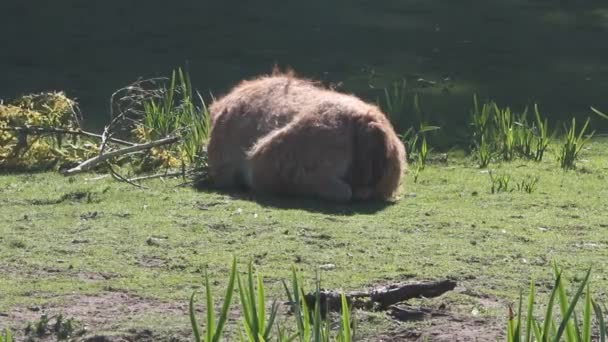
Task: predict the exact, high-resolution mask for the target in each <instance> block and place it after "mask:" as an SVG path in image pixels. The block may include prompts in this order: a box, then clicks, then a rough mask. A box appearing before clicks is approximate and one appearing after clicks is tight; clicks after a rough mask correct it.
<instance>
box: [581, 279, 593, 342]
mask: <svg viewBox="0 0 608 342" xmlns="http://www.w3.org/2000/svg"><path fill="white" fill-rule="evenodd" d="M592 310H593V308H592V306H591V292H590V291H589V284H587V291H586V293H585V307H584V309H583V334H582V339H583V341H591V311H592Z"/></svg>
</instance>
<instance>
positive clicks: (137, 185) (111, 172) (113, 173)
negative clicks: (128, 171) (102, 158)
mask: <svg viewBox="0 0 608 342" xmlns="http://www.w3.org/2000/svg"><path fill="white" fill-rule="evenodd" d="M106 165H107V166H108V168H109V169H110V175H112V178H114V179H116V180H117V181H121V182H125V183H127V184H130V185H133V186H134V187H137V188H140V189H148V187H145V186H143V185H139V184H137V183H133V182H131V181H130V180H128V179H126V178H125V177H123V176H121V175H120V174H119V173H118V172H116V171H114V168H112V165H111V164H110V163H108V162H107V161H106Z"/></svg>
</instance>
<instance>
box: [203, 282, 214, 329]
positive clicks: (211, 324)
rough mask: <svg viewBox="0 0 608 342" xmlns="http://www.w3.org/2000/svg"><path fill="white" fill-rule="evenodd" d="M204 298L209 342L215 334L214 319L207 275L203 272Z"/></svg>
mask: <svg viewBox="0 0 608 342" xmlns="http://www.w3.org/2000/svg"><path fill="white" fill-rule="evenodd" d="M205 297H206V298H207V339H206V340H205V341H211V340H212V339H213V335H214V333H215V331H214V329H215V318H214V317H213V311H214V309H213V297H212V296H211V285H210V284H209V275H208V274H207V270H205Z"/></svg>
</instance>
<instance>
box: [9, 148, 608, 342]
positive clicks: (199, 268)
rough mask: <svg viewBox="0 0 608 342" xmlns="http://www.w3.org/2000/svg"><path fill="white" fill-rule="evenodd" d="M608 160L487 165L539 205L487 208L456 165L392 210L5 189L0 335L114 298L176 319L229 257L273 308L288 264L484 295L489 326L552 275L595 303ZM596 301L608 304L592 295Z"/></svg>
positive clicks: (410, 190)
mask: <svg viewBox="0 0 608 342" xmlns="http://www.w3.org/2000/svg"><path fill="white" fill-rule="evenodd" d="M607 147H608V141H606V140H605V139H600V138H594V139H592V140H591V141H590V142H589V143H588V145H586V146H585V148H583V150H582V151H581V155H580V160H579V162H578V167H577V169H576V170H571V171H567V172H566V171H562V170H561V168H560V166H559V164H558V163H556V161H555V160H556V154H557V153H558V150H559V147H558V146H555V145H552V146H551V148H550V149H549V150H548V152H547V153H548V154H550V157H549V158H545V159H543V161H542V162H535V161H531V160H519V159H516V160H515V161H512V162H509V163H494V164H491V165H490V168H491V170H492V172H494V173H495V174H497V175H498V174H500V175H503V174H504V175H509V177H511V179H513V180H514V181H515V182H519V181H521V180H522V179H528V177H532V176H533V177H538V179H539V180H538V182H537V183H536V184H535V188H534V191H531V192H527V191H511V192H499V193H495V194H492V193H491V180H490V177H488V175H487V172H488V170H483V169H481V170H480V169H479V168H478V166H477V165H476V161H475V160H473V157H462V156H461V155H462V154H459V153H458V151H452V152H450V153H448V162H447V164H446V163H443V164H434V163H427V165H426V168H425V169H424V171H423V172H421V173H420V175H419V178H418V182H416V183H414V182H413V179H412V177H411V175H408V176H406V178H405V184H404V185H403V194H402V195H403V198H402V199H401V200H400V201H399V202H397V203H396V204H394V205H386V206H385V205H380V204H362V203H359V204H352V205H334V204H329V203H321V202H318V201H314V200H302V199H285V198H257V199H255V200H251V199H250V198H249V196H247V195H235V196H230V195H228V194H224V193H214V192H210V191H203V192H197V191H195V190H192V189H190V188H188V187H180V186H178V185H179V184H180V182H181V180H164V181H163V180H150V181H148V182H147V185H148V186H150V187H151V190H142V189H136V188H134V187H132V186H130V185H128V184H124V183H117V182H115V181H113V180H111V179H109V178H102V179H96V176H95V175H94V174H85V175H78V176H74V177H69V178H67V177H63V176H60V175H57V174H54V173H38V174H5V175H3V176H0V270H1V271H2V275H3V276H2V277H0V293H2V294H3V295H2V296H0V312H2V313H3V314H4V315H0V328H1V327H3V326H11V327H13V328H19V327H23V326H25V325H27V322H21V321H13V320H12V317H16V316H12V315H11V313H12V312H15V311H16V310H17V311H18V310H25V308H27V307H40V306H45V305H47V306H49V305H50V306H53V305H54V306H56V307H63V306H66V305H69V302H66V298H73V297H74V296H96V295H100V294H104V293H108V292H109V291H110V292H112V291H119V292H125V293H128V294H131V295H137V296H140V297H141V298H142V299H145V300H155V301H160V302H163V303H181V304H184V303H187V300H188V298H189V296H190V295H191V293H192V291H193V290H196V289H198V288H200V287H201V285H202V281H201V279H202V276H203V274H204V272H205V270H207V272H208V274H209V277H210V279H213V280H215V281H217V282H216V283H212V287H213V292H214V293H222V292H224V289H225V285H226V280H227V275H228V273H229V267H228V265H229V264H230V262H229V261H230V260H232V257H233V256H236V257H237V258H238V259H239V260H241V261H242V262H248V261H249V260H251V261H253V263H254V266H255V268H256V270H257V271H259V272H261V273H262V274H264V275H265V278H264V285H265V290H266V296H267V297H268V298H272V299H275V298H279V299H281V298H283V296H284V289H283V286H282V280H284V279H289V278H290V275H291V267H292V265H295V266H296V268H297V271H298V272H301V274H302V276H303V279H304V281H305V282H306V284H304V286H305V287H306V288H309V289H310V288H313V286H314V285H313V284H314V275H315V273H316V272H317V271H319V266H321V265H326V264H333V265H335V268H329V269H325V270H321V271H320V276H321V281H322V284H323V287H324V288H341V289H344V290H354V289H362V288H366V287H367V286H370V285H374V284H385V283H388V282H396V281H404V280H420V279H435V278H444V277H452V278H455V279H457V281H458V283H459V285H460V286H462V288H463V289H466V290H465V291H457V292H452V293H449V294H446V295H444V296H443V297H440V299H438V301H439V302H443V303H451V304H453V305H449V307H450V308H451V310H455V311H461V312H465V313H466V312H470V310H471V308H473V307H475V306H476V305H477V304H476V303H477V300H478V297H479V296H484V297H485V296H489V297H490V298H495V299H496V300H497V301H499V302H500V303H504V308H500V309H494V310H490V311H488V312H486V313H485V314H486V315H488V316H492V317H499V318H500V319H505V312H506V307H507V304H508V303H510V302H514V301H516V300H517V298H518V294H519V291H520V290H521V289H522V288H527V284H529V281H530V278H534V279H536V281H537V284H539V286H537V297H538V298H540V299H539V300H542V298H543V296H545V297H547V296H548V291H549V289H550V288H551V285H552V284H553V280H552V273H551V270H550V267H549V266H550V264H551V261H552V260H555V261H557V262H558V263H559V265H560V266H561V267H563V268H564V269H565V270H568V272H567V276H571V277H573V278H572V279H569V280H570V281H572V282H575V283H576V282H577V281H579V280H580V279H577V278H576V275H579V274H581V273H582V272H583V271H584V270H586V269H587V268H588V267H589V266H592V268H593V273H592V283H593V288H594V289H603V288H606V287H607V286H608V280H606V279H607V278H606V276H607V274H608V266H607V265H606V263H605V262H604V261H605V258H606V256H608V238H606V236H608V235H607V234H606V232H607V230H608V214H607V213H606V210H605V208H606V198H608V187H606V179H607V177H608V157H606V155H605V153H604V151H605V150H606V148H607ZM514 184H515V183H514ZM82 194H87V195H86V196H84V195H82ZM239 268H240V269H242V267H239ZM594 295H595V298H597V301H598V302H605V301H606V298H605V294H604V293H602V292H601V291H599V290H598V293H596V294H594ZM545 299H546V298H545ZM72 305H73V304H72ZM155 314H157V313H155ZM129 315H130V316H129V317H131V316H132V317H131V318H128V317H122V318H120V319H117V322H116V323H113V324H115V325H112V328H111V330H112V331H117V330H120V327H121V326H122V327H125V329H127V327H129V329H130V328H132V324H133V323H132V322H135V321H137V322H139V323H138V324H140V325H142V326H145V325H146V322H147V320H145V319H140V318H138V316H137V315H135V314H132V313H131V314H129ZM142 315H143V313H142ZM168 315H169V316H167V317H165V318H164V322H165V323H164V325H163V326H162V329H163V330H164V331H183V329H187V328H188V323H187V320H188V319H187V313H186V312H184V315H183V317H177V316H179V315H176V313H175V312H171V313H168ZM373 317H374V318H373V319H371V318H370V322H371V321H373V323H369V322H368V321H366V320H365V319H363V320H362V321H361V322H360V323H359V327H358V333H359V334H360V335H359V336H362V337H365V336H371V335H374V334H378V333H380V332H383V331H386V330H387V329H389V328H390V329H393V330H394V329H399V327H402V326H401V325H400V324H398V323H395V322H393V321H391V320H390V319H388V318H387V317H386V316H382V315H380V316H373ZM168 324H169V325H168ZM171 324H172V325H171ZM148 328H150V327H149V326H148ZM95 329H100V330H106V331H107V330H108V329H110V328H109V327H107V326H106V327H104V326H98V327H95Z"/></svg>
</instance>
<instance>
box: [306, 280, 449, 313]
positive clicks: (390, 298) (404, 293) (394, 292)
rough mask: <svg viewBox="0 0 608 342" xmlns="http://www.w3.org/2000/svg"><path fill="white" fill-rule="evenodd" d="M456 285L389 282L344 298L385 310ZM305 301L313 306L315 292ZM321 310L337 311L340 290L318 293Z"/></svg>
mask: <svg viewBox="0 0 608 342" xmlns="http://www.w3.org/2000/svg"><path fill="white" fill-rule="evenodd" d="M455 287H456V281H454V280H449V279H445V280H438V281H427V282H416V283H406V284H403V283H401V284H391V285H387V286H383V287H380V288H376V289H372V290H370V291H354V292H347V293H346V294H345V296H346V300H347V301H348V302H349V304H350V305H353V306H355V307H369V306H370V305H372V306H376V307H377V309H380V310H385V309H387V308H389V307H391V305H393V304H397V303H399V302H404V301H407V300H408V299H412V298H419V297H424V298H432V297H438V296H441V295H442V294H444V293H445V292H447V291H451V290H453V289H454V288H455ZM305 299H306V303H307V304H308V305H309V306H310V307H313V306H314V305H315V302H316V294H315V293H308V294H306V295H305ZM319 299H320V303H321V311H322V312H325V311H326V310H329V311H339V310H340V307H341V299H340V292H337V291H326V290H321V291H320V293H319Z"/></svg>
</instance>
